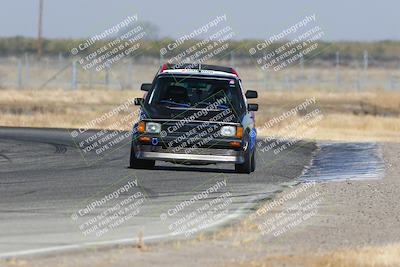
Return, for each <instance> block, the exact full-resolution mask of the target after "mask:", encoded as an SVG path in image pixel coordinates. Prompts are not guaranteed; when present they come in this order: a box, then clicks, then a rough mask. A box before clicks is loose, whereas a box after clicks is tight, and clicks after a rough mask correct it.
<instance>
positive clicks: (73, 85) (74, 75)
mask: <svg viewBox="0 0 400 267" xmlns="http://www.w3.org/2000/svg"><path fill="white" fill-rule="evenodd" d="M71 89H77V73H76V61H75V60H73V61H72V78H71Z"/></svg>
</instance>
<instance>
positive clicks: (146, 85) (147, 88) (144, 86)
mask: <svg viewBox="0 0 400 267" xmlns="http://www.w3.org/2000/svg"><path fill="white" fill-rule="evenodd" d="M150 89H151V83H142V86H141V87H140V90H142V91H146V92H148V91H150Z"/></svg>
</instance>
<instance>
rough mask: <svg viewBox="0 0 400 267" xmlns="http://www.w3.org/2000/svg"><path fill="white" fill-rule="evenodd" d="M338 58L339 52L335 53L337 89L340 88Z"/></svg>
mask: <svg viewBox="0 0 400 267" xmlns="http://www.w3.org/2000/svg"><path fill="white" fill-rule="evenodd" d="M339 56H340V55H339V51H336V87H338V88H339V86H340V73H339V68H340V66H339V64H340V62H339V60H340V58H339Z"/></svg>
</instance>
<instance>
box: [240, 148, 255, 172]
mask: <svg viewBox="0 0 400 267" xmlns="http://www.w3.org/2000/svg"><path fill="white" fill-rule="evenodd" d="M249 145H250V144H248V147H247V150H246V152H245V154H244V162H243V163H241V164H235V171H236V172H237V173H251V172H253V171H254V170H255V169H256V165H255V148H254V149H253V150H251V149H250V146H249Z"/></svg>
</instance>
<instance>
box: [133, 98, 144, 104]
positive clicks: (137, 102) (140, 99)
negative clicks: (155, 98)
mask: <svg viewBox="0 0 400 267" xmlns="http://www.w3.org/2000/svg"><path fill="white" fill-rule="evenodd" d="M133 102H134V103H135V106H141V105H142V104H143V98H135V99H134V100H133Z"/></svg>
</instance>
